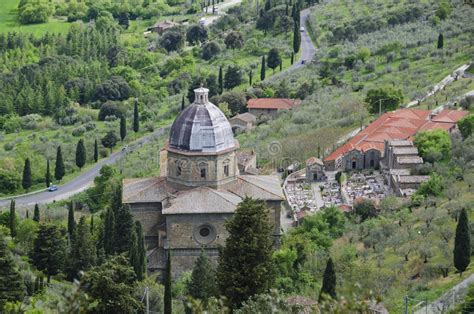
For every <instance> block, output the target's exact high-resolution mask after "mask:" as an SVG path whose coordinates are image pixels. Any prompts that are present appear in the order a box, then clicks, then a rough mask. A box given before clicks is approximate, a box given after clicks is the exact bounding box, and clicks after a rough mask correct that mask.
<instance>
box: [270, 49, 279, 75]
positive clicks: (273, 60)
mask: <svg viewBox="0 0 474 314" xmlns="http://www.w3.org/2000/svg"><path fill="white" fill-rule="evenodd" d="M280 63H281V57H280V53H279V52H278V49H276V48H272V49H270V51H269V52H268V59H267V65H268V67H269V68H270V69H272V70H273V73H275V69H276V67H277V66H279V65H280Z"/></svg>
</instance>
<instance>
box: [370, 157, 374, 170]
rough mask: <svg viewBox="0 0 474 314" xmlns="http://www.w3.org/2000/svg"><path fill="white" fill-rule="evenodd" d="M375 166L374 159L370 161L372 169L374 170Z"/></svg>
mask: <svg viewBox="0 0 474 314" xmlns="http://www.w3.org/2000/svg"><path fill="white" fill-rule="evenodd" d="M374 166H375V161H374V160H373V159H371V160H370V167H371V168H373V167H374Z"/></svg>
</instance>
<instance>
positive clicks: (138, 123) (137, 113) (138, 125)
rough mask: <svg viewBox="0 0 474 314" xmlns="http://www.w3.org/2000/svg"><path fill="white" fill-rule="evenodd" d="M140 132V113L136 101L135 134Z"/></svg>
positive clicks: (134, 107)
mask: <svg viewBox="0 0 474 314" xmlns="http://www.w3.org/2000/svg"><path fill="white" fill-rule="evenodd" d="M139 130H140V114H139V112H138V100H135V105H134V106H133V132H135V133H137V132H138V131H139Z"/></svg>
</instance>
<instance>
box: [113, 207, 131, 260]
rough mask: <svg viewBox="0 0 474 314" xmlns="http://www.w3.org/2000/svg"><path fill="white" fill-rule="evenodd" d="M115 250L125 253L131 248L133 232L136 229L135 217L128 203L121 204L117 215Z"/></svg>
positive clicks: (118, 252)
mask: <svg viewBox="0 0 474 314" xmlns="http://www.w3.org/2000/svg"><path fill="white" fill-rule="evenodd" d="M115 230H117V232H115V252H116V253H117V254H120V253H125V252H128V251H129V250H130V247H131V245H132V243H131V238H130V236H131V234H132V232H133V231H134V223H133V217H132V214H131V213H130V208H129V206H127V205H124V206H120V208H119V210H118V212H117V215H116V216H115Z"/></svg>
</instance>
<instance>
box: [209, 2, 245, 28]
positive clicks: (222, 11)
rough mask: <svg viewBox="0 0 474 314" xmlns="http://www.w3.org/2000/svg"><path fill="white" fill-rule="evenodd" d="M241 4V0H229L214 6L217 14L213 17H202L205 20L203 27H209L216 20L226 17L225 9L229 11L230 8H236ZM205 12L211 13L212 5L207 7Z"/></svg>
mask: <svg viewBox="0 0 474 314" xmlns="http://www.w3.org/2000/svg"><path fill="white" fill-rule="evenodd" d="M241 2H242V0H229V1H225V2H223V3H221V4H217V5H215V7H216V8H218V9H219V10H218V12H219V13H217V14H215V15H212V16H206V17H204V18H205V21H204V25H205V26H209V25H211V24H212V23H214V22H215V21H217V19H219V18H220V17H222V16H224V15H226V13H225V11H227V9H229V8H230V7H233V6H236V5H238V4H240V3H241ZM207 10H208V12H210V13H212V5H211V6H209V7H208V9H207ZM204 12H206V8H204Z"/></svg>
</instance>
